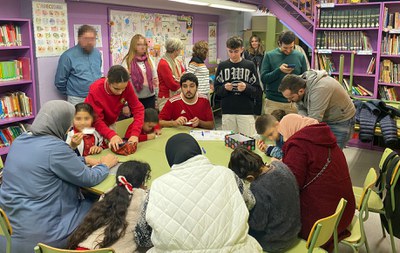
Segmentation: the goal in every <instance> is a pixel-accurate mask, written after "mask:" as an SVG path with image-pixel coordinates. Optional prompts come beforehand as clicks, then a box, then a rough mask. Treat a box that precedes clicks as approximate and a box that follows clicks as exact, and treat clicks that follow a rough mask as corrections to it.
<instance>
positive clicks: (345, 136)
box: [327, 117, 355, 149]
mask: <svg viewBox="0 0 400 253" xmlns="http://www.w3.org/2000/svg"><path fill="white" fill-rule="evenodd" d="M354 123H355V118H354V117H353V118H351V119H348V120H346V121H342V122H338V123H327V124H328V126H329V127H330V128H331V130H332V132H333V134H334V135H335V136H336V141H337V144H338V146H339V148H340V149H343V148H344V147H345V146H346V144H347V142H348V141H349V140H350V138H351V136H352V135H353V133H354Z"/></svg>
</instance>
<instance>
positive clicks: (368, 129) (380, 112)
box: [354, 99, 400, 147]
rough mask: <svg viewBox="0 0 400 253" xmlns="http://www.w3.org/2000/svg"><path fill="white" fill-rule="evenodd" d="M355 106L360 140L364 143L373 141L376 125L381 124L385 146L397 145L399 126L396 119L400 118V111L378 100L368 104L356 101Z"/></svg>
mask: <svg viewBox="0 0 400 253" xmlns="http://www.w3.org/2000/svg"><path fill="white" fill-rule="evenodd" d="M354 105H355V106H356V108H357V112H356V122H357V123H359V124H360V137H359V138H360V140H361V141H362V142H371V141H372V140H373V138H374V129H375V125H376V123H379V124H380V127H381V130H382V136H383V140H384V142H385V144H386V145H387V146H388V147H392V146H395V145H396V144H397V125H396V121H395V120H394V117H395V116H398V117H399V116H400V111H399V110H398V109H396V108H394V107H392V106H389V105H386V103H385V102H383V101H381V100H377V99H374V100H370V101H367V102H361V101H354Z"/></svg>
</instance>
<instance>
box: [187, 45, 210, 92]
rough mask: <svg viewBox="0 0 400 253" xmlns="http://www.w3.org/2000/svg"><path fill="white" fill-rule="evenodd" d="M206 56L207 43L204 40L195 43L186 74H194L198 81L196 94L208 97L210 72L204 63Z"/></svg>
mask: <svg viewBox="0 0 400 253" xmlns="http://www.w3.org/2000/svg"><path fill="white" fill-rule="evenodd" d="M207 55H208V43H207V42H206V41H204V40H201V41H198V42H196V43H195V44H194V46H193V54H192V59H191V60H190V62H189V66H188V69H187V72H189V73H193V74H195V75H196V77H197V79H198V80H199V87H198V90H197V92H198V93H199V94H202V95H205V96H207V97H208V96H209V95H210V71H209V70H208V68H207V66H206V64H205V63H204V61H205V60H206V58H207Z"/></svg>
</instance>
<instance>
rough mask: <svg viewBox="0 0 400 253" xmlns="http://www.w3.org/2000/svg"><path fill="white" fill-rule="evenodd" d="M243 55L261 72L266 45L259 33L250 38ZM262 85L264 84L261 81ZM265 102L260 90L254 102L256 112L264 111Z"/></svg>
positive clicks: (258, 113)
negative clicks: (263, 43)
mask: <svg viewBox="0 0 400 253" xmlns="http://www.w3.org/2000/svg"><path fill="white" fill-rule="evenodd" d="M243 57H244V58H245V59H246V60H250V61H252V62H253V63H254V65H256V68H257V72H258V74H260V68H261V64H262V62H263V59H264V47H263V45H262V43H261V39H260V37H258V36H257V35H253V36H251V37H250V40H249V47H248V48H247V49H246V50H245V51H244V52H243ZM260 85H262V84H261V83H260ZM262 102H263V94H262V92H259V93H258V94H257V96H256V98H255V104H254V114H256V115H261V112H262V104H263V103H262Z"/></svg>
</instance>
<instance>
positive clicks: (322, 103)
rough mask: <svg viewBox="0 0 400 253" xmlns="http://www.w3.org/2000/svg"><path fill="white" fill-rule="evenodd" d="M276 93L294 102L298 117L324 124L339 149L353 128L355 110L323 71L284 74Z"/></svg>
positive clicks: (339, 88) (346, 96) (345, 94)
mask: <svg viewBox="0 0 400 253" xmlns="http://www.w3.org/2000/svg"><path fill="white" fill-rule="evenodd" d="M279 91H280V92H282V94H283V96H284V97H285V98H287V99H288V100H289V101H290V102H296V103H297V108H298V110H299V114H302V115H305V116H308V117H311V118H314V119H316V120H318V121H319V122H326V123H327V124H328V125H329V127H330V128H331V130H332V132H333V134H334V135H335V136H336V139H337V143H338V145H339V147H340V148H341V149H343V148H344V147H345V146H346V144H347V142H348V141H349V139H350V138H351V135H352V133H353V129H354V115H355V113H356V109H355V107H354V104H353V102H352V101H351V98H350V96H349V95H348V94H347V92H346V90H344V89H343V87H342V85H340V83H339V82H338V81H336V80H335V79H334V78H332V77H330V76H329V75H328V73H327V72H326V71H325V70H322V71H319V70H310V71H306V72H304V73H303V74H302V75H293V74H288V75H286V76H285V77H284V78H283V79H282V82H281V84H280V85H279Z"/></svg>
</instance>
